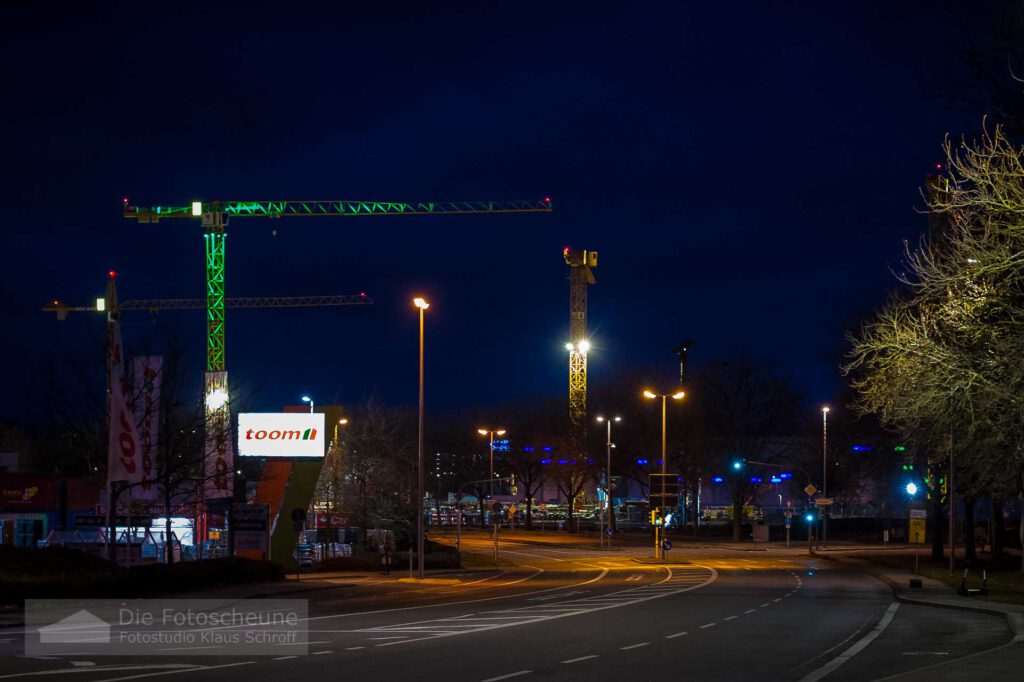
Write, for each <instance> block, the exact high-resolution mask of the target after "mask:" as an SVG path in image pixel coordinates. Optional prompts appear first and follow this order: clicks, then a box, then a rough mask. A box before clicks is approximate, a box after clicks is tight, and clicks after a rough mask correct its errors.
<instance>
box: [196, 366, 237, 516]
mask: <svg viewBox="0 0 1024 682" xmlns="http://www.w3.org/2000/svg"><path fill="white" fill-rule="evenodd" d="M227 391H228V373H227V372H207V373H206V451H205V463H204V469H205V475H204V478H205V483H204V491H203V494H204V497H205V498H206V499H208V500H212V499H216V498H218V497H231V496H232V495H234V486H233V485H232V484H233V482H234V476H233V475H232V473H233V469H232V467H233V466H234V443H233V441H232V438H231V405H230V403H229V402H228V392H227Z"/></svg>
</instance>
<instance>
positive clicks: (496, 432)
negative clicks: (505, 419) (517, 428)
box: [494, 429, 505, 436]
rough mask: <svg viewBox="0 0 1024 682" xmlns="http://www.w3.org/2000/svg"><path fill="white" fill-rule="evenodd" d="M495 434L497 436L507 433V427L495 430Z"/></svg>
mask: <svg viewBox="0 0 1024 682" xmlns="http://www.w3.org/2000/svg"><path fill="white" fill-rule="evenodd" d="M494 435H496V436H504V435H505V429H498V430H497V431H495V432H494Z"/></svg>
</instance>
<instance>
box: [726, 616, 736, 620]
mask: <svg viewBox="0 0 1024 682" xmlns="http://www.w3.org/2000/svg"><path fill="white" fill-rule="evenodd" d="M737 618H739V616H726V617H725V618H723V619H722V620H736V619H737Z"/></svg>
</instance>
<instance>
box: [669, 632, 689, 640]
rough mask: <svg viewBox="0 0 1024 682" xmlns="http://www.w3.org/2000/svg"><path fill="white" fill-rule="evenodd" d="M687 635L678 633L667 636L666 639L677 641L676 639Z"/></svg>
mask: <svg viewBox="0 0 1024 682" xmlns="http://www.w3.org/2000/svg"><path fill="white" fill-rule="evenodd" d="M685 634H686V633H685V632H677V633H676V634H674V635H665V639H675V638H676V637H682V636H683V635H685Z"/></svg>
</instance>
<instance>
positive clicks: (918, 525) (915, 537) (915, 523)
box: [907, 509, 928, 588]
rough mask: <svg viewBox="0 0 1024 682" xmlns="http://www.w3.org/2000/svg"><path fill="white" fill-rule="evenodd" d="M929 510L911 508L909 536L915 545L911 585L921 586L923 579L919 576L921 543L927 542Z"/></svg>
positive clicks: (911, 542) (909, 539)
mask: <svg viewBox="0 0 1024 682" xmlns="http://www.w3.org/2000/svg"><path fill="white" fill-rule="evenodd" d="M927 520H928V512H927V510H924V509H911V510H910V528H909V531H910V532H909V533H908V535H909V537H908V538H907V539H908V541H909V542H910V544H912V545H914V577H913V578H911V579H910V586H911V587H918V588H919V587H921V579H920V578H918V577H917V576H918V575H919V573H918V564H919V562H920V553H921V545H923V544H924V543H925V536H926V532H925V528H926V527H927Z"/></svg>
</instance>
